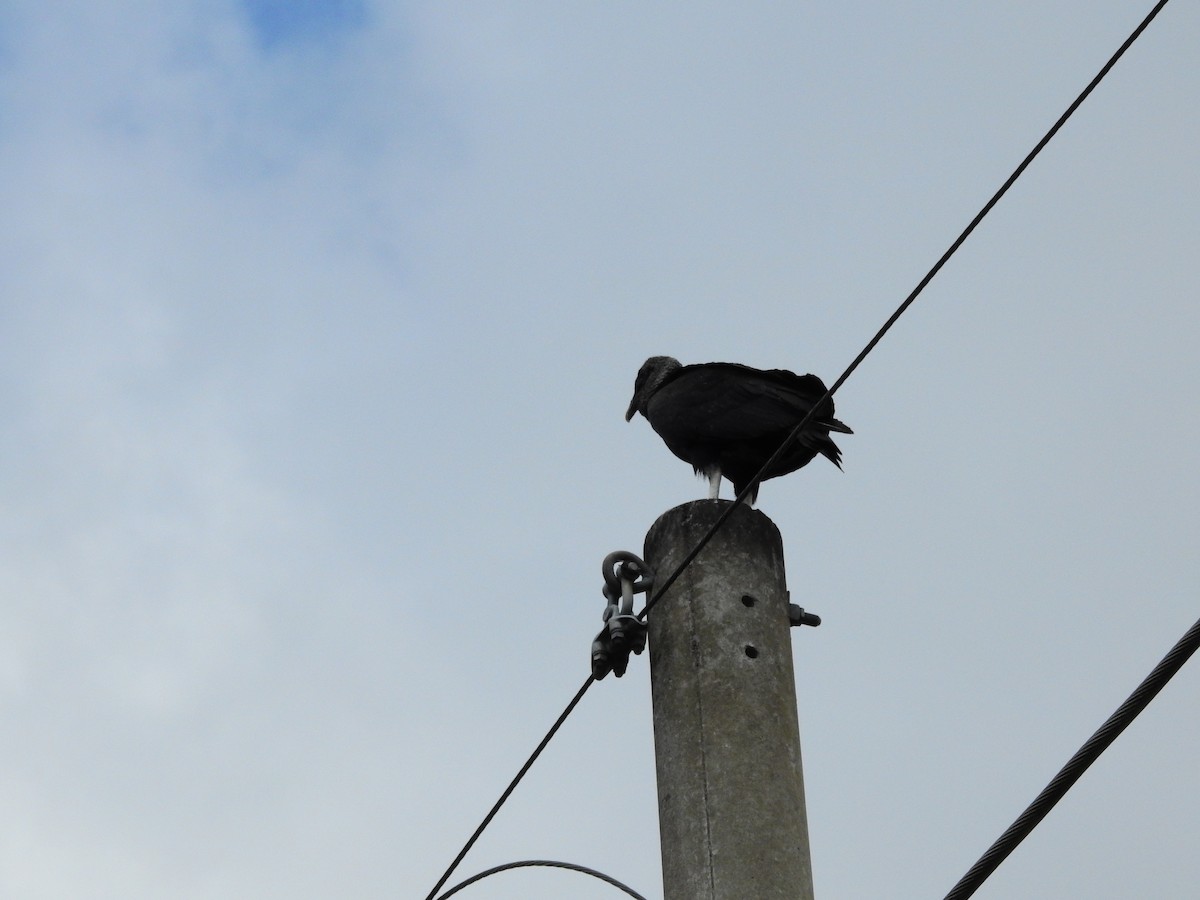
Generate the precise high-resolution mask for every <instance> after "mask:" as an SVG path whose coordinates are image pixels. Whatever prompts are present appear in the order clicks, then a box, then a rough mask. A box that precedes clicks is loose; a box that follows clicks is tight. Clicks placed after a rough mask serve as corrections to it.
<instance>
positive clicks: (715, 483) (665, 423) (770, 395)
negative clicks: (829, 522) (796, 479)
mask: <svg viewBox="0 0 1200 900" xmlns="http://www.w3.org/2000/svg"><path fill="white" fill-rule="evenodd" d="M824 395H825V385H824V383H823V382H822V381H821V379H820V378H818V377H817V376H816V375H797V374H796V373H795V372H789V371H787V370H786V369H766V370H763V369H754V368H751V367H750V366H743V365H738V364H737V363H719V362H714V363H700V364H698V365H691V366H685V365H682V364H680V362H679V360H677V359H673V358H672V357H670V356H652V357H650V358H649V359H648V360H646V362H645V363H643V365H642V367H641V369H639V370H638V374H637V380H636V381H634V384H633V400H631V401H630V403H629V409H628V410H627V411H626V413H625V421H626V422H628V421H629V420H631V419H632V418H633V414H634V413H639V412H640V413H641V414H642V415H643V416H645V417H646V420H647V421H648V422H649V423H650V427H651V428H653V429H654V430H655V431H656V432H658V436H659V437H661V438H662V439H663V442H664V443H665V444H666V445H667V447H668V449H670V451H671V452H672V453H674V454H675V455H676V456H678V457H679V458H680V459H682V460H683V461H684V462H687V463H691V464H692V468H693V469H694V470H695V472H696V474H697V475H703V476H704V477H706V478H707V479H708V486H709V493H708V496H709V499H710V500H715V499H717V495H718V493H719V492H720V488H721V478H722V477H725V478H728V479H729V480H730V481H731V482H733V489H734V492H735V493H737V494H740V493H741V492H742V489H743V488H744V487H745V486H746V485H748V484H749V483H750V481H751V479H752V478H754V476H755V475H757V474H758V470H759V469H761V468H762V467H763V465H764V464H765V463H766V462H767V460H769V459H770V458H771V456H772V454H774V453H775V451H776V450H778V449H779V447H780V445H781V444H783V442H784V441H785V440H787V438H788V436H789V435H790V434H791V433H792V430H793V429H794V428H795V427H796V426H797V425H799V424H800V420H801V419H803V418H804V417H805V416H806V415H807V414H808V413H809V411H810V410H812V409H813V407H814V406H815V405H816V403H817V402H818V401H819V400H820V399H821V398H822V397H823V396H824ZM831 431H837V432H840V433H842V434H853V433H854V432H853V431H851V430H850V429H849V428H847V427H846V426H845V425H844V424H843V423H841V422H839V421H838V420H837V419H835V418H834V417H833V400H832V399H829V400H826V401H825V402H824V403H822V404H821V406H820V408H819V409H818V410H817V411H816V413H815V415H813V417H812V418H811V419H810V420H809V422H808V424H807V425H805V426H804V428H803V430H802V431H801V432H800V433H799V434H798V435H797V436H796V438H795V440H793V441H792V442H791V443H790V444H789V446H788V448H787V449H786V450H785V451H784V453H783V455H782V456H780V457H779V459H777V460H776V461H775V462H774V463H772V464H771V467H770V468H769V469H767V471H766V472H764V473H763V476H762V479H761V480H762V481H766V480H767V479H768V478H777V477H778V476H780V475H786V474H788V473H789V472H794V471H796V470H797V469H799V468H800V467H801V466H805V465H808V463H809V462H810V461H811V460H812V459H813V457H815V456H816V455H817V454H818V453H820V454H821V455H822V456H824V457H825V458H826V459H828V460H829V461H830V462H832V463H833V464H834V465H835V466H837V467H838V468H839V469H840V468H841V467H842V452H841V451H840V450H839V449H838V446H837V444H835V443H834V442H833V440H832V439H831V438H830V437H829V433H830V432H831ZM757 498H758V485H757V484H756V485H755V486H754V489H753V490H752V491H751V492H750V494H749V496H748V499H749V501H750V503H754V501H755V500H756V499H757Z"/></svg>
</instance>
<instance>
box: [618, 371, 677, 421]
mask: <svg viewBox="0 0 1200 900" xmlns="http://www.w3.org/2000/svg"><path fill="white" fill-rule="evenodd" d="M682 368H683V366H682V365H681V364H680V362H679V360H677V359H675V358H674V357H671V356H652V357H650V358H649V359H648V360H646V361H645V362H644V363H642V367H641V368H640V369H638V373H637V378H636V379H634V382H633V399H632V400H630V401H629V409H627V410H625V421H626V422H628V421H629V420H630V419H632V418H633V414H634V413H639V412H640V413H641V414H642V415H643V416H644V415H645V414H646V404H647V403H649V402H650V398H651V397H652V396H654V392H655V391H657V390H658V389H659V388H660V387H661V386H662V384H663V382H664V381H666V380H667V379H668V378H670V377H671V375H673V374H674V373H675V372H676V371H678V370H679V369H682Z"/></svg>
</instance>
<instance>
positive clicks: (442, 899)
mask: <svg viewBox="0 0 1200 900" xmlns="http://www.w3.org/2000/svg"><path fill="white" fill-rule="evenodd" d="M530 866H545V867H547V868H551V869H569V870H571V871H572V872H580V873H582V874H584V875H590V876H591V877H592V878H598V879H600V880H601V881H604V882H607V883H608V884H611V885H612V886H613V887H615V888H617V889H619V890H622V891H624V892H625V893H626V894H628V895H629V896H630V897H633V898H634V900H646V898H645V897H643V896H642V895H641V894H639V893H638V892H637V891H635V890H634V889H633V888H631V887H630V886H629V885H627V884H622V883H621V882H619V881H617V879H615V878H613V877H612V876H611V875H605V874H604V873H603V872H600V871H598V870H596V869H589V868H588V867H587V866H581V865H578V864H577V863H569V862H559V861H558V860H554V859H523V860H520V861H518V862H510V863H505V864H504V865H502V866H493V867H492V868H490V869H486V870H484V871H483V872H480V873H479V874H477V875H472V876H471V877H470V878H468V879H467V880H466V881H460V882H459V883H458V884H456V885H455V886H454V887H452V888H450V890H448V891H446V893H444V894H442V895H441V896H439V897H438V898H437V900H448V898H449V897H451V896H453V895H454V894H457V893H458V892H459V891H461V890H462V889H463V888H465V887H469V886H470V885H472V884H474V883H475V882H477V881H482V880H483V879H485V878H487V877H489V876H491V875H495V874H497V873H498V872H507V871H508V870H509V869H522V868H528V867H530Z"/></svg>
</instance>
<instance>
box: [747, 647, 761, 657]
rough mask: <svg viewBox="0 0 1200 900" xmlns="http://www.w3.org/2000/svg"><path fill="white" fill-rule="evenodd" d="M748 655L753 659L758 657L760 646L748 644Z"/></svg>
mask: <svg viewBox="0 0 1200 900" xmlns="http://www.w3.org/2000/svg"><path fill="white" fill-rule="evenodd" d="M746 655H747V656H748V657H750V658H751V659H758V648H757V647H755V646H754V645H753V644H747V645H746Z"/></svg>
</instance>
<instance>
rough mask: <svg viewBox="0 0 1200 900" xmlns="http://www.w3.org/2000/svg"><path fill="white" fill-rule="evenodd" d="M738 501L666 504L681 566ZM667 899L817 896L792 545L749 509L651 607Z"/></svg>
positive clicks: (661, 558) (650, 542)
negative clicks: (797, 672) (793, 618)
mask: <svg viewBox="0 0 1200 900" xmlns="http://www.w3.org/2000/svg"><path fill="white" fill-rule="evenodd" d="M726 502H728V501H719V500H718V501H712V500H701V501H697V502H695V503H687V504H684V505H683V506H679V507H676V508H675V509H672V510H669V511H668V512H666V513H664V514H663V515H662V516H661V517H660V518H659V520H658V521H657V522H655V523H654V525H653V527H651V529H650V531H649V533H648V534H647V535H646V549H645V558H646V562H647V563H648V564H649V565H650V566H651V567H652V568H654V569H655V570H656V571H658V572H670V571H673V570H674V568H675V566H676V565H677V564H678V562H679V561H680V560H681V559H682V558H683V556H684V555H685V554H686V553H687V552H688V551H689V550H690V549H691V548H692V547H693V546H694V545H695V543H696V542H697V541H698V540H699V538H700V537H701V535H702V534H704V532H705V531H706V530H707V529H708V527H709V526H710V525H711V524H712V523H713V522H714V521H715V519H716V518H717V516H718V515H720V513H721V511H722V505H723V504H724V503H726ZM647 624H648V626H649V645H650V672H651V675H650V678H651V692H652V695H653V702H654V745H655V761H656V767H657V773H658V805H659V831H660V836H661V841H662V856H663V886H664V897H665V900H775V898H787V900H812V897H813V886H812V861H811V858H810V854H809V845H808V821H807V817H806V814H805V808H804V776H803V772H802V769H801V764H800V731H799V724H798V720H797V714H796V687H795V678H794V675H793V671H792V645H791V631H790V622H789V617H788V594H787V587H786V584H785V581H784V569H783V545H782V541H781V540H780V537H779V531H778V529H776V527H775V525H774V524H773V523H772V522H771V520H770V519H768V518H767V517H766V516H765V515H763V514H762V513H761V512H759V511H758V510H754V509H751V508H749V507H745V506H742V507H739V508H738V509H736V510H735V511H734V512H733V514H732V515H731V516H730V518H729V520H728V521H727V522H726V523H725V525H724V526H723V527H722V528H721V530H720V531H719V532H718V533H717V535H716V536H715V537H714V538H713V540H712V542H711V543H710V544H709V545H708V546H707V547H706V548H705V549H704V551H703V552H702V553H701V554H700V555H699V556H698V557H697V558H696V560H695V561H694V562H693V563H692V565H690V566H689V567H688V568H687V570H686V571H685V572H684V574H683V575H682V576H681V577H680V579H679V580H678V581H677V582H676V583H675V585H674V586H673V587H672V588H671V589H670V591H668V592H667V593H666V594H665V595H664V596H663V598H662V600H660V601H659V602H658V603H656V604H655V606H654V608H653V609H652V610H651V611H650V615H649V616H648V618H647Z"/></svg>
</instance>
